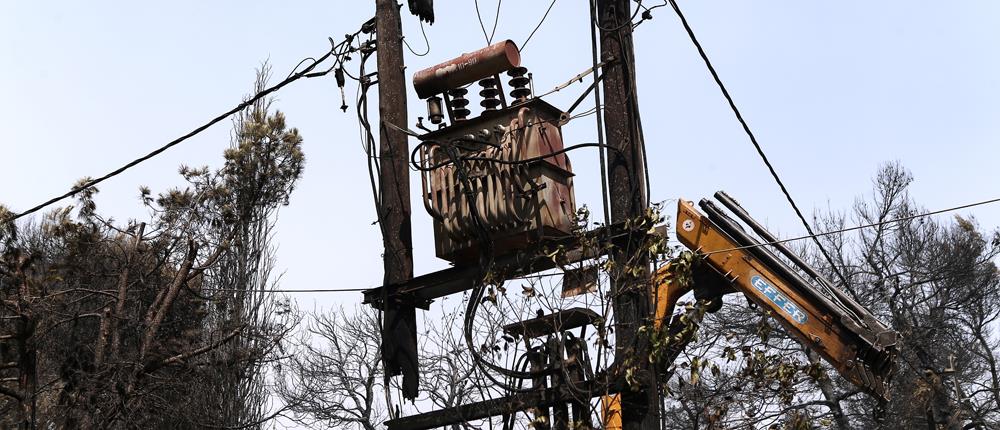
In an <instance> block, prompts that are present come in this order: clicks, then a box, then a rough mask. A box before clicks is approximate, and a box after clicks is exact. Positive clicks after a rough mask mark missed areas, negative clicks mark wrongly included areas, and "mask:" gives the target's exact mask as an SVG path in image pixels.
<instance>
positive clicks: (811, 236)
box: [705, 197, 1000, 255]
mask: <svg viewBox="0 0 1000 430" xmlns="http://www.w3.org/2000/svg"><path fill="white" fill-rule="evenodd" d="M997 202H1000V197H998V198H995V199H989V200H983V201H979V202H975V203H969V204H964V205H961V206H954V207H950V208H946V209H938V210H936V211H931V212H926V213H922V214H914V215H909V216H905V217H900V218H895V219H891V220H886V221H880V222H874V223H871V224H864V225H857V226H854V227H846V228H842V229H837V230H831V231H826V232H822V233H815V234H812V233H810V234H808V235H805V236H799V237H793V238H790V239H781V240H775V241H771V242H763V243H758V244H755V245H745V246H737V247H734V248H726V249H720V250H718V251H712V252H707V253H705V255H712V254H721V253H723V252H730V251H738V250H741V249H749V248H757V247H761V246H764V245H777V244H781V243H787V242H795V241H798V240H803V239H815V238H817V237H823V236H830V235H834V234H840V233H846V232H849V231H855V230H861V229H865V228H871V227H877V226H880V225H886V224H895V223H899V222H903V221H910V220H914V219H917V218H926V217H929V216H932V215H938V214H942V213H945V212H953V211H957V210H962V209H968V208H971V207H976V206H983V205H988V204H993V203H997Z"/></svg>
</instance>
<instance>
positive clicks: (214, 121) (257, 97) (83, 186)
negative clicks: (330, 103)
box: [0, 30, 361, 224]
mask: <svg viewBox="0 0 1000 430" xmlns="http://www.w3.org/2000/svg"><path fill="white" fill-rule="evenodd" d="M360 32H361V31H360V30H359V31H357V32H355V33H354V34H353V35H349V37H348V39H347V40H344V41H343V42H340V43H339V44H337V45H334V46H333V47H332V48H331V49H330V50H329V51H328V52H327V53H326V54H324V55H323V56H321V57H319V59H317V60H315V61H314V62H313V63H312V64H310V65H309V66H308V67H306V68H305V69H303V70H302V71H301V72H298V73H294V74H292V75H290V76H288V77H287V78H285V79H284V80H283V81H281V82H279V83H277V84H276V85H273V86H271V87H269V88H266V89H264V90H263V91H261V92H259V93H257V94H254V95H253V96H252V97H250V98H248V99H247V100H245V101H243V102H242V103H240V104H238V105H236V107H234V108H232V109H230V110H229V111H227V112H225V113H223V114H221V115H219V116H217V117H215V118H213V119H212V120H210V121H208V122H207V123H205V124H203V125H201V126H199V127H198V128H195V129H194V130H191V131H190V132H188V133H187V134H185V135H183V136H181V137H178V138H177V139H174V140H172V141H170V142H168V143H167V144H165V145H163V146H161V147H159V148H157V149H155V150H153V151H152V152H150V153H148V154H146V155H144V156H142V157H139V158H136V159H135V160H132V161H130V162H128V163H126V164H125V165H123V166H122V167H119V168H117V169H115V170H113V171H111V172H110V173H107V174H105V175H104V176H101V177H99V178H97V179H91V180H88V181H86V182H84V183H83V184H81V185H80V186H77V187H74V188H73V189H71V190H70V191H68V192H66V193H63V194H61V195H59V196H56V197H53V198H51V199H48V200H46V201H44V202H42V203H40V204H38V205H35V206H33V207H32V208H30V209H28V210H25V211H23V212H21V213H18V214H17V215H14V216H12V217H8V218H7V219H5V220H3V221H0V222H2V223H4V224H6V223H9V222H14V221H17V220H18V219H20V218H23V217H25V216H27V215H30V214H33V213H35V212H38V211H39V210H42V209H44V208H45V207H46V206H49V205H51V204H53V203H57V202H59V201H61V200H64V199H67V198H69V197H72V196H74V195H76V194H77V193H79V192H80V191H83V190H85V189H87V188H90V187H93V186H95V185H97V184H100V183H101V182H104V181H106V180H108V179H110V178H113V177H115V176H118V175H120V174H121V173H122V172H124V171H126V170H128V169H130V168H132V167H135V166H136V165H138V164H140V163H142V162H144V161H147V160H149V159H151V158H153V157H156V156H157V155H160V154H161V153H163V152H164V151H166V150H168V149H170V148H172V147H174V146H176V145H178V144H180V143H181V142H184V141H185V140H187V139H189V138H191V137H193V136H195V135H197V134H199V133H201V132H203V131H205V130H206V129H208V128H209V127H211V126H213V125H215V124H217V123H219V122H220V121H222V120H224V119H226V118H228V117H230V116H231V115H233V114H235V113H237V112H240V111H242V110H244V109H246V108H247V107H249V106H251V105H253V104H254V103H256V102H257V101H258V100H260V99H262V98H264V97H267V96H268V95H270V94H272V93H274V92H276V91H278V90H280V89H281V88H284V87H285V86H286V85H288V84H291V83H292V82H295V81H297V80H299V79H301V78H303V77H305V75H306V74H308V73H309V72H311V71H312V70H313V69H314V68H316V66H317V65H318V64H320V63H322V62H323V61H325V60H326V59H327V58H329V57H330V56H331V55H333V54H334V52H335V51H336V50H337V48H338V47H340V46H343V44H344V43H349V41H350V40H351V39H353V38H354V36H357V35H358V34H359V33H360ZM332 43H333V41H332V39H331V44H332ZM301 64H302V63H301V62H300V63H299V65H301ZM296 68H298V66H296Z"/></svg>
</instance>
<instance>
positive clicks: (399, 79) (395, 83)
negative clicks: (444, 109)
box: [375, 0, 418, 408]
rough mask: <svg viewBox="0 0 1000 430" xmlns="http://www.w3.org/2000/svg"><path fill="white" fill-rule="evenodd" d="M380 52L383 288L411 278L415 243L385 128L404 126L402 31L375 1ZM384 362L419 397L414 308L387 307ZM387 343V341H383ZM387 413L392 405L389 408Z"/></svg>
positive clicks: (389, 6) (394, 136) (400, 163)
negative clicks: (391, 125)
mask: <svg viewBox="0 0 1000 430" xmlns="http://www.w3.org/2000/svg"><path fill="white" fill-rule="evenodd" d="M375 19H376V31H377V34H376V37H377V39H376V42H377V47H378V53H377V59H378V110H379V118H380V121H379V161H380V163H381V167H382V169H381V176H380V177H379V191H380V194H381V201H380V206H379V212H380V213H379V222H380V223H381V226H380V227H381V229H382V239H383V243H384V245H385V254H384V256H383V263H384V268H385V278H384V282H383V285H393V284H398V283H401V282H405V281H408V280H410V279H411V278H412V277H413V240H412V238H411V233H410V182H409V171H408V170H407V160H408V156H409V148H408V147H407V142H406V138H407V136H406V134H404V133H403V132H401V131H399V130H397V129H396V128H393V127H389V126H387V125H386V124H393V125H395V126H398V127H406V125H407V123H408V121H407V117H406V77H405V75H404V70H405V68H404V66H403V34H402V33H403V31H402V23H401V21H400V17H399V5H398V4H397V3H396V0H376V1H375ZM384 310H385V315H384V318H383V324H384V325H383V327H382V337H383V345H384V347H383V349H382V359H383V363H384V364H385V369H386V378H389V377H391V376H394V375H399V374H402V375H403V384H402V385H403V396H404V397H406V398H410V399H412V398H415V397H416V395H417V378H418V374H417V327H416V322H417V321H416V310H415V308H414V306H413V304H412V303H406V302H400V301H396V302H393V303H385V307H384ZM386 339H388V341H385V340H386ZM389 407H390V408H391V407H392V406H391V405H389Z"/></svg>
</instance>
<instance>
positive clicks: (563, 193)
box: [419, 99, 576, 265]
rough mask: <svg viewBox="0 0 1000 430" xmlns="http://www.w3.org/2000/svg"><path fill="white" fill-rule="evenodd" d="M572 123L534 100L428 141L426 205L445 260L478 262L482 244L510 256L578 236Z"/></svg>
mask: <svg viewBox="0 0 1000 430" xmlns="http://www.w3.org/2000/svg"><path fill="white" fill-rule="evenodd" d="M564 117H565V115H564V114H563V112H562V111H560V110H559V109H557V108H555V107H553V106H552V105H550V104H548V103H546V102H545V101H543V100H541V99H528V100H526V101H524V102H521V103H516V104H513V105H512V106H509V107H504V108H501V109H496V110H489V111H486V112H483V114H482V115H480V116H479V117H476V118H471V119H468V120H462V121H456V122H454V123H453V124H451V125H450V126H447V127H444V128H441V129H438V130H435V131H432V132H430V133H427V134H424V135H422V136H421V138H420V139H421V140H422V141H424V144H422V145H421V149H420V151H419V152H420V154H419V156H420V163H421V165H422V174H421V176H422V177H421V179H422V190H423V200H424V207H425V208H426V209H427V212H429V213H430V214H431V216H432V217H433V218H434V240H435V250H436V254H437V256H438V257H440V258H442V259H445V260H448V261H451V262H453V263H455V264H456V265H468V264H476V263H478V262H479V257H480V255H481V251H483V249H482V248H481V247H482V246H490V247H491V251H492V253H493V255H494V256H502V255H506V254H509V253H511V252H513V251H516V250H517V249H521V248H524V247H525V246H527V245H529V244H530V243H533V242H537V241H538V240H540V239H542V238H545V237H556V236H565V235H567V234H570V233H571V231H572V230H573V227H574V218H573V215H574V213H575V211H576V204H575V202H574V198H573V170H572V167H571V166H570V162H569V158H568V157H567V156H566V154H565V153H563V152H561V151H562V150H563V141H562V131H561V129H560V125H561V122H562V121H563V120H564ZM473 205H474V207H475V212H477V213H478V216H475V214H474V211H473V210H472V207H473Z"/></svg>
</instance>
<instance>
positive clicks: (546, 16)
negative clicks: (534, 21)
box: [521, 0, 556, 51]
mask: <svg viewBox="0 0 1000 430" xmlns="http://www.w3.org/2000/svg"><path fill="white" fill-rule="evenodd" d="M555 5H556V0H552V3H549V8H548V9H545V15H542V20H541V21H538V25H536V26H535V29H534V30H531V34H529V35H528V38H527V39H524V43H522V44H521V51H524V47H525V46H528V42H530V41H531V37H532V36H534V35H535V32H536V31H538V29H539V28H542V24H544V23H545V19H546V18H548V17H549V12H552V6H555Z"/></svg>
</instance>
